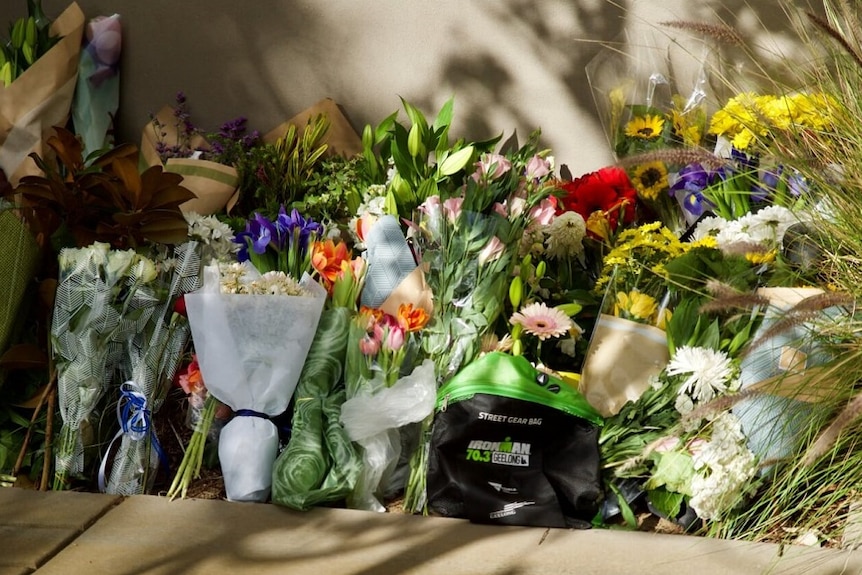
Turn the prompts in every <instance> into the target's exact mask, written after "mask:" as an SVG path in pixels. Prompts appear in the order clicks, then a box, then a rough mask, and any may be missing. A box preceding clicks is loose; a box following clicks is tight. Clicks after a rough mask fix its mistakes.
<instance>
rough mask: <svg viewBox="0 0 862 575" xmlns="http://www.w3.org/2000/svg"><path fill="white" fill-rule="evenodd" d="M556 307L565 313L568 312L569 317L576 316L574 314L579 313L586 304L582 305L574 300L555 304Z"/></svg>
mask: <svg viewBox="0 0 862 575" xmlns="http://www.w3.org/2000/svg"><path fill="white" fill-rule="evenodd" d="M555 307H556V309H558V310H560V311H561V312H563V313H564V314H566V315H567V316H569V317H574V316H576V315H578V314H579V313H581V310H582V309H584V306H582V305H581V304H579V303H574V302H572V303H563V304H560V305H558V306H555Z"/></svg>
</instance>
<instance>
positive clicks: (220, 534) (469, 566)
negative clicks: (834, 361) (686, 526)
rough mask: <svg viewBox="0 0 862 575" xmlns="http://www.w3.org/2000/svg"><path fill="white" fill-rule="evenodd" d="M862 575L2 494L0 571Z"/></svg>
mask: <svg viewBox="0 0 862 575" xmlns="http://www.w3.org/2000/svg"><path fill="white" fill-rule="evenodd" d="M34 572H35V573H38V574H39V575H85V574H86V575H102V574H104V575H138V574H151V573H152V574H164V575H175V574H186V573H189V574H204V573H207V574H210V573H231V574H234V573H238V574H241V575H245V574H249V575H250V574H255V575H257V574H261V575H269V574H282V573H290V574H291V575H294V574H295V575H306V574H308V575H329V574H335V575H341V574H351V575H390V574H396V573H398V574H400V573H408V574H416V575H439V574H446V575H454V574H456V573H457V574H459V575H460V574H473V573H476V574H480V573H481V574H489V573H490V574H497V575H539V574H541V575H548V574H569V573H572V574H578V575H593V574H595V575H599V574H602V575H604V574H626V575H629V574H641V573H643V574H649V575H663V574H668V575H686V574H689V573H696V574H697V575H717V574H734V575H738V574H740V575H746V574H749V573H750V574H755V573H757V574H761V573H775V574H797V573H798V574H806V575H809V574H810V575H837V574H840V573H848V574H851V573H852V574H856V573H860V574H862V551H857V552H849V551H837V550H821V549H810V548H805V547H792V548H789V547H788V548H784V549H783V551H782V549H780V548H779V547H778V546H777V545H771V544H756V543H745V542H738V541H724V540H716V539H706V538H702V537H691V536H683V535H662V534H657V533H642V532H636V533H633V532H626V531H608V530H589V531H573V530H561V529H540V528H522V527H493V526H487V525H474V524H471V523H469V522H467V521H461V520H456V519H444V518H439V517H417V516H407V515H400V514H396V513H387V514H376V513H369V512H363V511H353V510H344V509H325V508H320V509H314V510H312V511H310V512H306V513H301V512H295V511H290V510H288V509H285V508H282V507H278V506H275V505H265V504H253V503H230V502H227V501H213V500H185V501H179V500H177V501H173V502H171V501H168V500H167V499H166V498H164V497H155V496H135V497H129V498H118V497H113V496H108V495H96V494H89V493H68V492H67V493H58V492H49V493H40V492H35V491H27V490H23V489H16V488H6V489H0V575H28V574H30V573H34Z"/></svg>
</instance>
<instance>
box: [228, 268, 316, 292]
mask: <svg viewBox="0 0 862 575" xmlns="http://www.w3.org/2000/svg"><path fill="white" fill-rule="evenodd" d="M250 271H251V270H250V268H249V267H248V266H246V265H244V264H241V263H230V264H226V263H221V264H219V274H220V275H221V284H220V289H221V293H225V294H244V295H284V296H291V295H292V296H308V295H311V294H310V293H309V292H308V291H307V290H306V289H305V288H303V287H302V286H301V285H300V284H299V282H297V281H296V280H295V279H293V278H292V277H290V276H289V275H287V274H285V273H284V272H281V271H271V272H267V273H265V274H263V275H262V276H259V277H255V274H253V273H250Z"/></svg>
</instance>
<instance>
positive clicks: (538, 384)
mask: <svg viewBox="0 0 862 575" xmlns="http://www.w3.org/2000/svg"><path fill="white" fill-rule="evenodd" d="M477 393H483V394H488V395H498V396H501V397H509V398H512V399H520V400H523V401H532V402H534V403H538V404H541V405H546V406H548V407H551V408H553V409H558V410H560V411H562V412H564V413H568V414H570V415H574V416H576V417H580V418H583V419H586V420H587V421H590V422H592V423H594V424H596V425H602V424H603V423H604V419H603V418H602V416H601V414H599V412H598V411H596V410H595V409H594V408H593V407H592V406H591V405H590V404H589V403H588V402H587V400H586V398H585V397H584V396H583V395H581V393H580V392H578V391H577V390H575V389H573V388H572V387H571V386H570V385H569V384H567V383H566V382H564V381H562V380H561V379H559V378H556V377H553V376H550V375H548V374H546V373H544V372H542V371H539V370H538V369H536V368H535V367H533V366H532V364H531V363H530V362H529V361H527V359H526V358H525V357H523V356H514V355H509V354H507V353H502V352H498V351H495V352H491V353H488V354H486V355H484V356H482V357H480V358H479V359H477V360H475V361H473V362H471V363H469V364H468V365H467V366H466V367H464V368H463V369H462V370H461V371H459V372H458V373H456V374H455V376H454V377H452V379H450V380H449V381H448V382H446V383H445V384H444V385H443V387H441V388H440V390H439V391H438V392H437V410H438V411H440V410H443V409H445V406H446V405H448V404H449V403H454V402H459V401H463V400H465V399H469V398H470V397H473V396H474V395H476V394H477Z"/></svg>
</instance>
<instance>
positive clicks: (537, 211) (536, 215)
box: [529, 198, 557, 226]
mask: <svg viewBox="0 0 862 575" xmlns="http://www.w3.org/2000/svg"><path fill="white" fill-rule="evenodd" d="M556 213H557V207H556V206H555V205H554V202H552V201H551V200H549V199H548V198H545V199H544V200H542V201H541V202H539V205H537V206H533V209H532V210H530V217H529V222H530V224H529V225H530V226H533V225H540V226H549V225H551V222H553V221H554V217H556Z"/></svg>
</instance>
